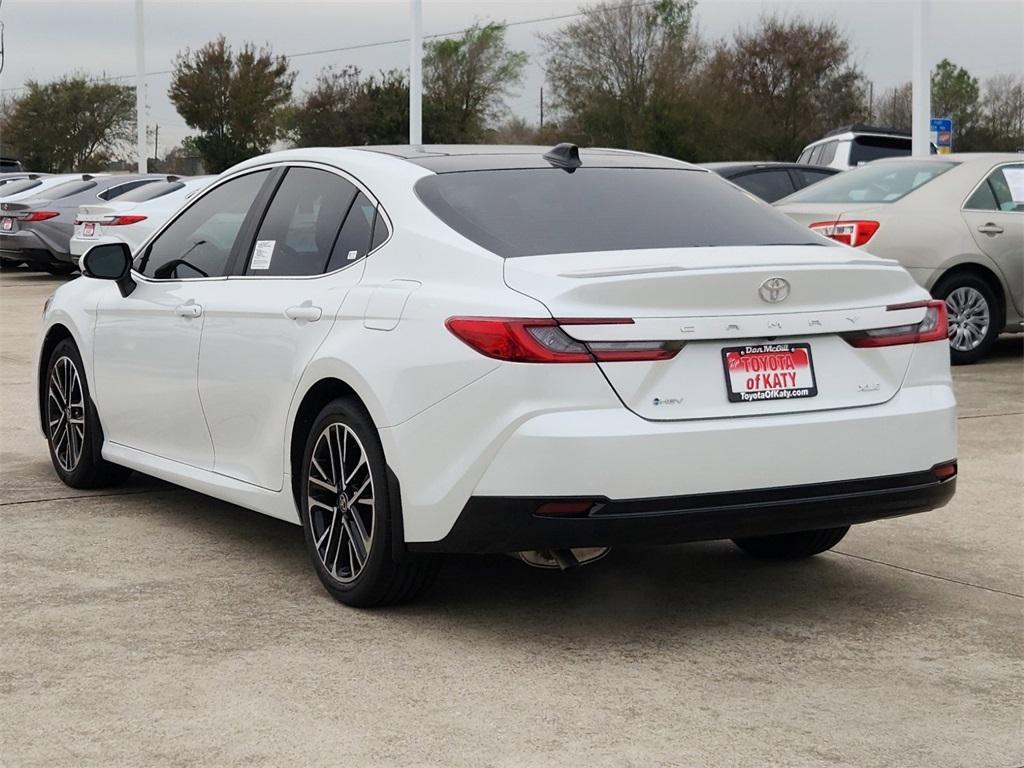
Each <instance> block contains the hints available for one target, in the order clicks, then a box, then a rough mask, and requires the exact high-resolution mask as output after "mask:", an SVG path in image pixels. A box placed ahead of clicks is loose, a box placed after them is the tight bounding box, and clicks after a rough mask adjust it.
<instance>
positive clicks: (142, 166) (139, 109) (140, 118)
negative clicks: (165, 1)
mask: <svg viewBox="0 0 1024 768" xmlns="http://www.w3.org/2000/svg"><path fill="white" fill-rule="evenodd" d="M145 70H146V55H145V44H144V42H143V40H142V0H135V126H136V134H135V137H136V151H137V152H138V161H139V173H146V171H147V168H146V91H145V87H146V75H145Z"/></svg>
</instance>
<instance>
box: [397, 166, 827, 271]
mask: <svg viewBox="0 0 1024 768" xmlns="http://www.w3.org/2000/svg"><path fill="white" fill-rule="evenodd" d="M416 194H417V195H419V197H420V199H421V200H422V201H423V203H424V204H425V205H426V206H427V207H428V208H429V209H430V210H431V211H433V213H434V214H435V215H436V216H437V217H438V218H440V219H441V221H443V222H444V223H445V224H447V225H448V226H449V227H451V228H452V229H454V230H455V231H456V232H459V233H460V234H462V235H464V236H465V237H467V238H469V239H470V240H472V241H473V242H475V243H477V244H479V245H481V246H483V247H484V248H487V249H488V250H490V251H493V252H494V253H496V254H498V255H499V256H504V257H516V256H537V255H540V254H546V253H580V252H585V251H619V250H638V249H645V248H695V247H702V246H737V245H812V244H820V240H819V239H818V238H813V239H812V238H811V237H809V236H808V230H807V229H806V228H805V227H801V226H799V225H798V224H796V223H794V222H792V221H791V220H790V219H788V218H787V217H785V216H783V215H781V214H779V213H776V212H775V211H773V210H772V209H771V208H769V207H767V206H766V205H765V204H763V203H761V202H759V201H755V200H752V199H751V198H750V197H748V196H747V195H746V194H744V193H743V192H741V191H739V190H738V189H736V188H735V187H734V186H732V185H731V184H728V183H726V182H725V181H723V180H722V179H720V178H719V177H718V176H717V175H715V174H713V173H709V172H707V171H697V170H688V169H671V168H664V169H663V168H579V169H577V170H576V171H575V172H574V173H567V172H566V171H564V170H561V169H559V168H533V169H527V170H520V169H517V170H493V171H467V172H461V173H443V174H438V175H436V176H428V177H426V178H423V179H420V181H418V182H417V183H416Z"/></svg>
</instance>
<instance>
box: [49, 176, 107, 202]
mask: <svg viewBox="0 0 1024 768" xmlns="http://www.w3.org/2000/svg"><path fill="white" fill-rule="evenodd" d="M95 186H96V182H95V181H81V180H75V181H65V182H64V183H63V184H58V185H56V186H54V187H50V188H49V189H48V190H46V193H45V194H46V197H47V199H49V200H60V199H61V198H62V197H71V196H72V195H78V194H81V193H82V192H87V191H88V190H90V189H92V188H93V187H95Z"/></svg>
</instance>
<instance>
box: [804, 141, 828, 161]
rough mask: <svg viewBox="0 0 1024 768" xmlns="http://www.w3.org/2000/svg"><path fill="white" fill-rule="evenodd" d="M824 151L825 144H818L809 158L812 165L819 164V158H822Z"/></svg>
mask: <svg viewBox="0 0 1024 768" xmlns="http://www.w3.org/2000/svg"><path fill="white" fill-rule="evenodd" d="M824 151H825V145H824V144H819V145H818V146H816V147H815V148H814V149H812V150H811V155H810V157H809V158H808V159H807V162H808V163H810V164H811V165H818V164H819V163H818V160H819V159H820V158H821V153H822V152H824Z"/></svg>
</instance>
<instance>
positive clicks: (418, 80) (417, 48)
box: [409, 0, 423, 145]
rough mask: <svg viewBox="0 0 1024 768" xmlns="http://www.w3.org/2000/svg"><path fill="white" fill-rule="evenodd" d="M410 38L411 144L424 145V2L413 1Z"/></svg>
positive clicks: (420, 0)
mask: <svg viewBox="0 0 1024 768" xmlns="http://www.w3.org/2000/svg"><path fill="white" fill-rule="evenodd" d="M411 10H412V35H411V37H410V38H409V143H410V144H413V145H418V144H422V143H423V0H412V9H411Z"/></svg>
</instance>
